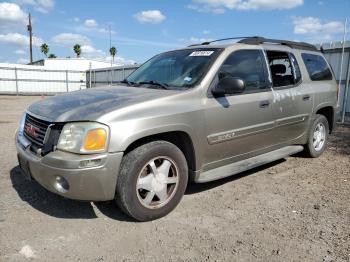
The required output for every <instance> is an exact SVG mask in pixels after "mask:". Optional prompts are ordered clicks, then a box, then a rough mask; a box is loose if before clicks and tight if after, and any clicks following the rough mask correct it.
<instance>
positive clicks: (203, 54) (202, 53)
mask: <svg viewBox="0 0 350 262" xmlns="http://www.w3.org/2000/svg"><path fill="white" fill-rule="evenodd" d="M212 53H214V51H194V52H192V53H191V54H190V55H189V56H211V54H212Z"/></svg>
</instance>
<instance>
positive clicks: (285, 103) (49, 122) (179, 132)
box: [16, 37, 338, 221]
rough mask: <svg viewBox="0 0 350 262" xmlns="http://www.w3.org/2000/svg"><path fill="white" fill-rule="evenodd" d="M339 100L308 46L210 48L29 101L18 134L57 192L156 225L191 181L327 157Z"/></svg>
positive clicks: (30, 163)
mask: <svg viewBox="0 0 350 262" xmlns="http://www.w3.org/2000/svg"><path fill="white" fill-rule="evenodd" d="M217 43H219V44H217ZM337 92H338V89H337V84H336V82H335V78H334V76H333V73H332V71H331V69H330V67H329V65H328V63H327V62H326V60H325V59H324V57H323V55H322V53H321V52H319V51H318V50H317V49H316V48H315V47H314V46H312V45H310V44H306V43H299V42H292V41H283V40H274V39H265V38H262V37H249V38H244V39H241V40H240V41H238V42H237V43H224V44H222V43H221V44H220V41H213V42H206V43H202V44H199V45H193V46H190V47H186V48H183V49H179V50H174V51H170V52H165V53H162V54H159V55H156V56H155V57H153V58H152V59H150V60H149V61H147V62H146V63H144V64H143V65H142V66H141V67H140V68H138V69H137V70H136V71H135V72H134V73H132V74H131V75H130V76H129V77H127V78H126V79H125V80H124V81H122V82H121V83H120V84H119V85H118V86H112V87H101V88H96V89H89V90H84V91H77V92H72V93H69V94H63V95H57V96H55V97H51V98H47V99H45V100H41V101H38V102H36V103H34V104H32V105H30V106H29V107H28V109H27V110H26V112H25V113H24V115H23V118H22V120H21V123H20V127H19V130H18V131H17V133H16V146H17V152H18V159H19V163H20V167H21V168H22V170H23V171H24V173H25V174H26V176H27V177H28V178H33V179H35V180H36V181H37V182H38V183H40V184H41V185H42V186H43V187H45V188H46V189H48V190H50V191H52V192H54V193H56V194H59V195H62V196H65V197H67V198H72V199H79V200H90V201H104V200H112V199H115V201H116V202H117V204H118V206H119V207H120V208H121V210H123V211H124V212H125V213H126V214H128V215H130V216H132V217H133V218H135V219H136V220H139V221H147V220H152V219H156V218H159V217H162V216H165V215H166V214H168V213H169V212H171V211H172V210H173V209H174V208H175V207H176V206H177V204H178V203H179V202H180V200H181V198H182V196H183V195H184V193H185V190H186V187H187V184H188V182H189V181H193V182H197V183H202V182H208V181H213V180H216V179H220V178H223V177H227V176H230V175H234V174H237V173H239V172H242V171H245V170H247V169H250V168H254V167H256V166H259V165H262V164H265V163H268V162H271V161H274V160H277V159H280V158H284V157H287V156H289V155H291V154H295V153H298V152H301V151H304V152H305V154H306V155H308V156H309V157H318V156H320V155H321V154H322V152H323V151H324V150H325V148H326V143H327V139H328V135H329V133H330V132H331V131H332V130H333V129H334V123H335V116H334V114H335V112H336V104H337ZM189 212H190V211H189Z"/></svg>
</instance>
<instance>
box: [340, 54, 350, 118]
mask: <svg viewBox="0 0 350 262" xmlns="http://www.w3.org/2000/svg"><path fill="white" fill-rule="evenodd" d="M349 78H350V57H348V70H347V74H346V80H345V83H344V97H343V111H342V117H341V123H342V124H344V122H345V114H346V105H347V102H348V92H349V81H350V79H349Z"/></svg>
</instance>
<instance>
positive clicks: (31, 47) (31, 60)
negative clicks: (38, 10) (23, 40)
mask: <svg viewBox="0 0 350 262" xmlns="http://www.w3.org/2000/svg"><path fill="white" fill-rule="evenodd" d="M28 18H29V24H28V25H27V30H28V32H29V54H30V59H29V61H30V63H33V39H32V38H33V32H32V19H31V16H30V13H29V16H28Z"/></svg>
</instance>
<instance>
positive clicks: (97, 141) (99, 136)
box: [84, 128, 107, 151]
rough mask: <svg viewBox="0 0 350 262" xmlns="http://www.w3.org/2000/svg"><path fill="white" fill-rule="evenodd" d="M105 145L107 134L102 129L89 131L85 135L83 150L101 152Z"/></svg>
mask: <svg viewBox="0 0 350 262" xmlns="http://www.w3.org/2000/svg"><path fill="white" fill-rule="evenodd" d="M106 143H107V132H106V130H105V129H103V128H96V129H92V130H89V131H88V132H87V133H86V136H85V141H84V150H86V151H101V150H104V149H105V147H106Z"/></svg>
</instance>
